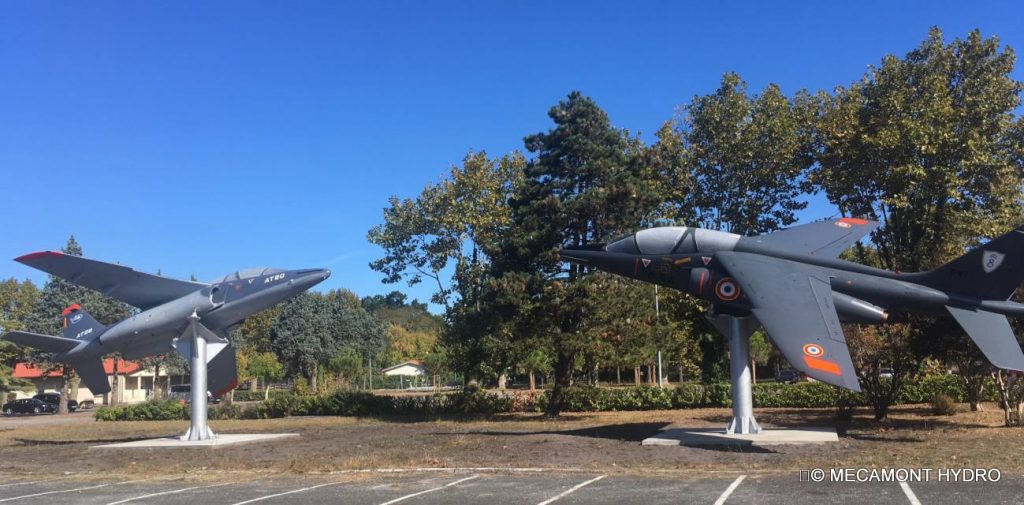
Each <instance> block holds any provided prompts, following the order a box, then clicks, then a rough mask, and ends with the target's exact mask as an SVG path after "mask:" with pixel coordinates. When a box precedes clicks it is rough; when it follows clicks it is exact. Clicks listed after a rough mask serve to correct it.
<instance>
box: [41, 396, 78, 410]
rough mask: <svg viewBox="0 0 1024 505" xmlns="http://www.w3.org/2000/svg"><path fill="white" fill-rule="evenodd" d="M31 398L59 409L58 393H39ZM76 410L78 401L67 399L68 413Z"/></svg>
mask: <svg viewBox="0 0 1024 505" xmlns="http://www.w3.org/2000/svg"><path fill="white" fill-rule="evenodd" d="M32 398H35V399H36V400H41V401H44V402H46V403H52V404H54V405H56V406H57V407H60V393H39V394H37V395H35V396H33V397H32ZM77 410H78V401H77V400H72V399H70V398H69V399H68V411H69V412H75V411H77Z"/></svg>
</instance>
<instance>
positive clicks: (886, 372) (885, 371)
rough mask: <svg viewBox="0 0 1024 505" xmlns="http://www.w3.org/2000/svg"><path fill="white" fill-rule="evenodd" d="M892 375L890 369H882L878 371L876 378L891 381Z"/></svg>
mask: <svg viewBox="0 0 1024 505" xmlns="http://www.w3.org/2000/svg"><path fill="white" fill-rule="evenodd" d="M892 373H893V372H892V368H883V369H881V370H879V371H878V376H879V377H884V378H888V379H891V378H892Z"/></svg>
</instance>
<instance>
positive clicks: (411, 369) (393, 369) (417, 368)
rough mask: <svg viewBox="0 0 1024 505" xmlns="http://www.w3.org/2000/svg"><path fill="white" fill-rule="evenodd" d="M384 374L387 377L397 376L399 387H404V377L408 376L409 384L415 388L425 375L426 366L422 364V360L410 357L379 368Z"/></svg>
mask: <svg viewBox="0 0 1024 505" xmlns="http://www.w3.org/2000/svg"><path fill="white" fill-rule="evenodd" d="M381 372H383V373H384V375H387V376H389V377H393V376H396V375H397V376H398V379H399V388H404V387H405V381H404V379H403V378H404V377H410V379H409V386H410V387H412V388H415V387H417V386H419V385H420V383H421V381H422V377H425V376H426V375H427V367H426V366H424V365H423V362H422V361H420V360H418V359H411V360H409V361H406V362H404V363H399V364H397V365H395V366H389V367H387V368H385V369H384V370H381Z"/></svg>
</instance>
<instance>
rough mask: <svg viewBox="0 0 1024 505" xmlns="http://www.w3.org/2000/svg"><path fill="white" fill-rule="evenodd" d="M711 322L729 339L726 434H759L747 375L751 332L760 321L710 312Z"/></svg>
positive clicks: (748, 317)
mask: <svg viewBox="0 0 1024 505" xmlns="http://www.w3.org/2000/svg"><path fill="white" fill-rule="evenodd" d="M707 317H708V320H710V321H711V324H712V325H714V327H715V328H716V329H717V330H718V331H719V332H720V333H721V334H722V335H724V336H725V338H727V339H728V340H729V380H730V381H731V382H732V422H730V423H729V426H728V427H726V428H725V432H726V433H727V434H744V435H746V434H758V433H761V426H759V425H758V424H757V421H756V420H755V419H754V394H753V390H752V389H751V386H750V384H751V380H750V378H751V375H750V335H752V334H753V333H754V332H755V331H757V328H758V326H760V323H759V322H758V321H757V319H756V318H754V316H735V315H731V314H717V315H713V314H709V315H708V316H707Z"/></svg>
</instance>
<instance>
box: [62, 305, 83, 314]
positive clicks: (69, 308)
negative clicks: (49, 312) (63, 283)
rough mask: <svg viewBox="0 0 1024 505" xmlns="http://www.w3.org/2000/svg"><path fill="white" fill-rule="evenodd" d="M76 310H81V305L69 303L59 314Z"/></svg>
mask: <svg viewBox="0 0 1024 505" xmlns="http://www.w3.org/2000/svg"><path fill="white" fill-rule="evenodd" d="M76 310H82V306H81V305H79V304H77V303H72V304H71V305H68V308H66V309H64V310H63V311H61V313H60V315H62V316H66V315H68V314H70V313H72V312H74V311H76Z"/></svg>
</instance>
